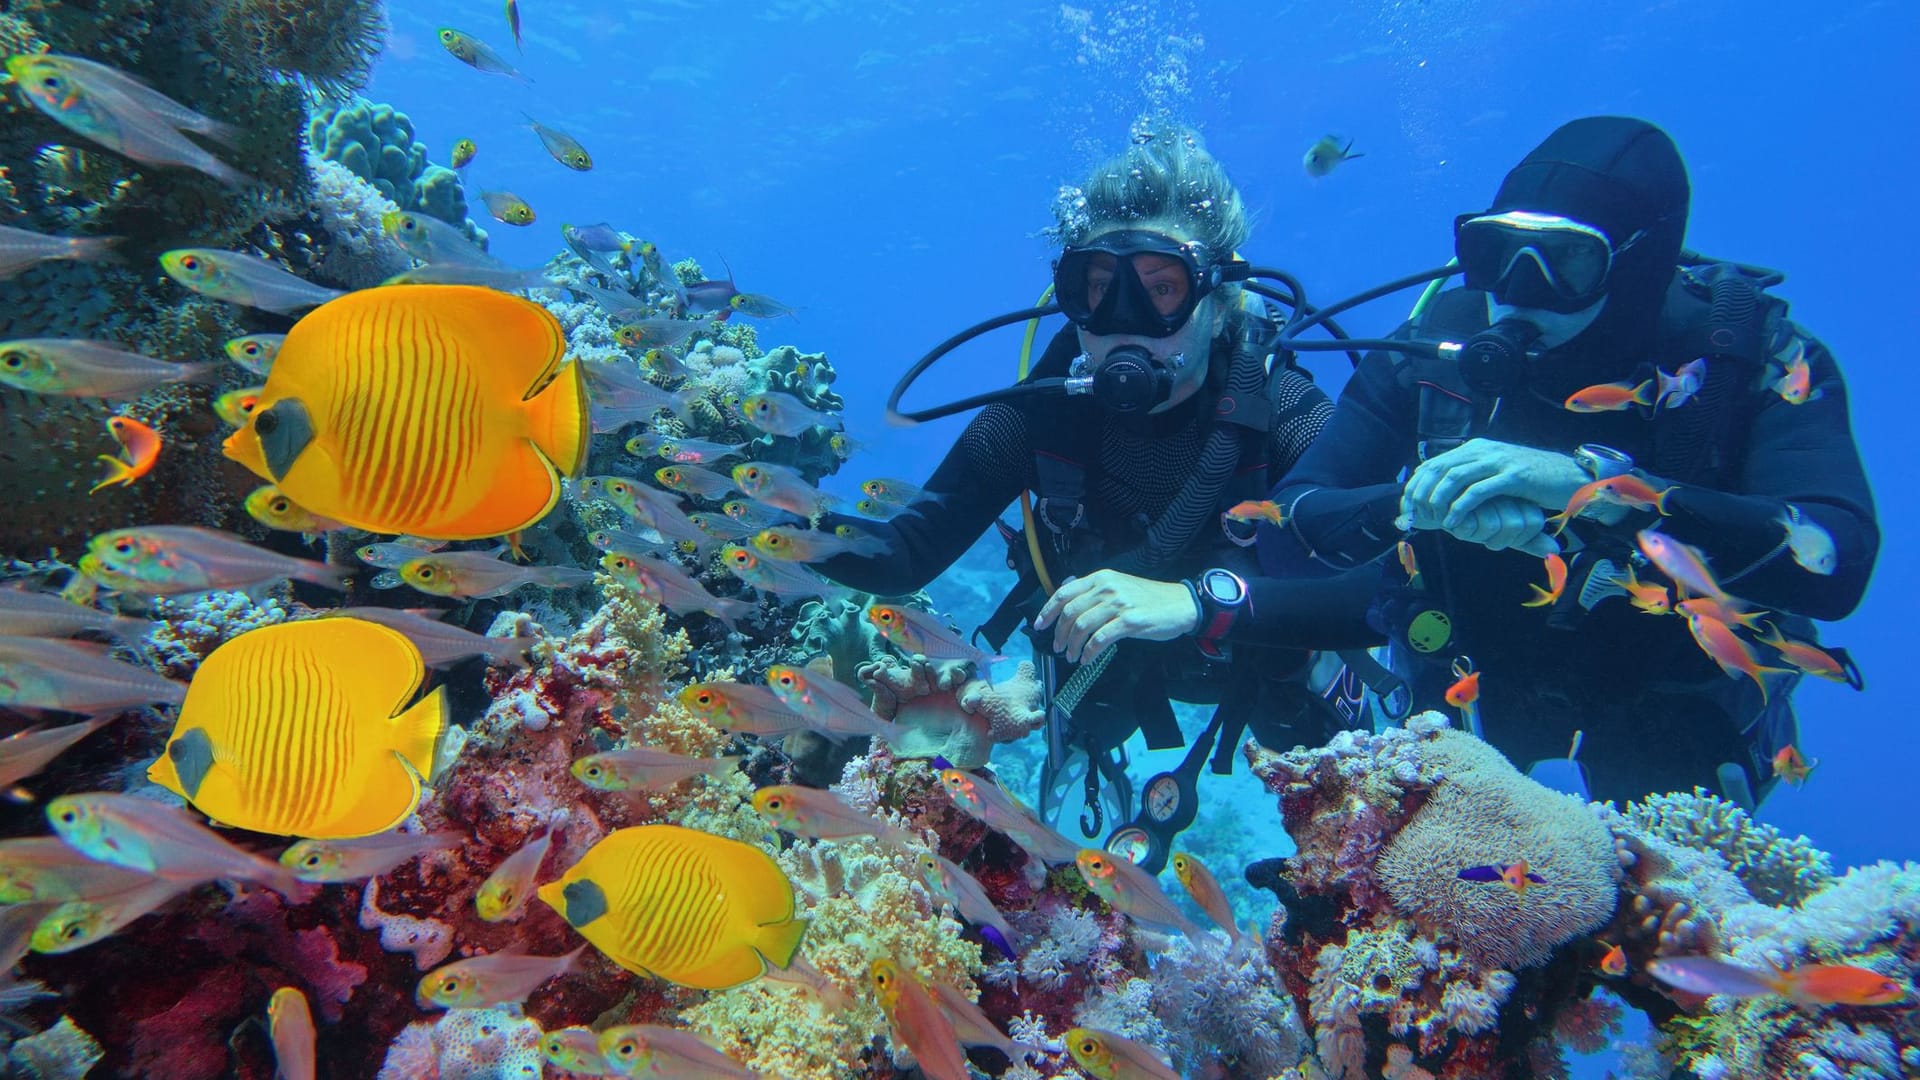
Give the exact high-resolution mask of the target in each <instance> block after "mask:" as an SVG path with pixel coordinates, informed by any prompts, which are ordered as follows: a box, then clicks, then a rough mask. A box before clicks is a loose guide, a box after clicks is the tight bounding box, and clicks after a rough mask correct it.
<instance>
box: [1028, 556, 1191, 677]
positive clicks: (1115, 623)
mask: <svg viewBox="0 0 1920 1080" xmlns="http://www.w3.org/2000/svg"><path fill="white" fill-rule="evenodd" d="M1199 623H1200V612H1199V611H1198V610H1197V609H1196V608H1195V607H1194V605H1193V594H1192V593H1191V592H1189V591H1187V587H1186V586H1185V585H1183V584H1181V583H1180V582H1178V581H1152V580H1149V579H1147V578H1138V577H1134V576H1132V575H1131V574H1122V573H1120V572H1119V571H1118V570H1095V571H1094V572H1093V573H1091V574H1088V575H1087V576H1086V577H1083V578H1068V579H1067V580H1066V581H1064V582H1062V583H1061V585H1060V588H1059V589H1057V590H1055V592H1054V594H1053V596H1052V598H1051V599H1049V600H1048V601H1047V606H1046V607H1043V608H1041V609H1040V614H1039V616H1038V617H1036V618H1035V619H1034V620H1033V628H1034V629H1035V630H1036V631H1037V630H1045V629H1046V628H1047V627H1049V626H1051V627H1053V651H1054V652H1056V653H1059V654H1060V655H1062V656H1064V657H1066V658H1067V659H1068V660H1069V661H1072V662H1073V663H1076V664H1078V663H1080V662H1081V661H1082V660H1083V659H1085V658H1088V657H1094V656H1098V655H1100V652H1101V650H1103V649H1105V648H1106V647H1107V646H1109V645H1111V644H1113V643H1114V642H1116V641H1119V640H1121V639H1123V638H1139V639H1140V640H1142V641H1171V640H1173V639H1174V638H1177V637H1179V636H1180V635H1182V634H1186V633H1191V632H1192V631H1193V628H1194V627H1195V626H1198V625H1199Z"/></svg>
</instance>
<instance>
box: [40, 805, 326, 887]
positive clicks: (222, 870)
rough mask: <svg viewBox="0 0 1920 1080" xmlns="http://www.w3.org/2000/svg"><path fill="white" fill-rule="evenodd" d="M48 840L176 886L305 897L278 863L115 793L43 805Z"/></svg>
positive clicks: (165, 809)
mask: <svg viewBox="0 0 1920 1080" xmlns="http://www.w3.org/2000/svg"><path fill="white" fill-rule="evenodd" d="M47 821H48V823H49V824H51V825H52V826H53V832H54V835H56V836H58V837H59V838H60V839H62V840H64V841H66V842H67V844H68V845H69V846H71V847H72V848H73V849H74V850H75V851H78V852H80V853H82V854H84V855H87V856H89V857H90V858H94V859H98V860H100V861H101V862H107V863H112V864H113V865H115V866H121V867H125V868H127V869H129V870H143V871H145V872H147V873H149V874H154V875H156V876H158V877H163V878H168V879H171V880H173V881H176V882H188V883H196V884H197V883H199V882H202V881H211V880H213V879H214V878H232V879H235V880H237V881H251V882H255V883H257V884H260V885H265V886H266V887H268V888H270V889H272V890H273V891H275V892H277V893H279V894H280V895H282V896H284V897H287V898H288V899H290V900H292V899H301V898H304V897H307V896H309V895H311V892H312V890H310V889H309V888H308V887H307V885H306V884H305V883H303V882H301V881H300V880H299V879H298V878H296V877H294V875H293V872H292V871H291V870H289V869H288V868H286V867H284V866H281V865H280V864H279V863H275V862H270V861H268V860H266V859H263V858H261V857H260V856H258V855H255V854H253V853H252V852H249V851H245V850H243V849H241V848H238V847H235V846H234V845H232V844H229V843H228V842H226V841H225V840H222V839H221V838H220V837H219V836H217V835H215V834H214V832H213V830H212V829H209V828H207V827H206V826H205V825H202V824H200V823H199V822H198V821H195V820H194V819H193V818H191V817H189V816H188V815H187V813H186V811H184V810H179V809H176V808H174V807H171V806H168V805H166V804H165V803H158V802H155V801H153V800H152V799H141V798H136V797H134V796H132V795H121V794H118V793H116V792H107V791H96V792H90V793H86V794H80V795H62V796H60V797H59V798H57V799H54V800H53V801H52V802H49V803H48V804H47Z"/></svg>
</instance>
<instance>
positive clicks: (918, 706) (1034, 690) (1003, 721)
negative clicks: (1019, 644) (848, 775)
mask: <svg viewBox="0 0 1920 1080" xmlns="http://www.w3.org/2000/svg"><path fill="white" fill-rule="evenodd" d="M854 674H855V675H856V676H857V677H858V678H859V680H860V681H861V682H862V683H864V684H865V685H866V686H867V687H868V689H870V690H871V691H872V693H873V711H874V712H875V713H877V714H879V716H880V717H881V718H882V719H885V720H891V721H893V722H894V723H896V724H899V725H900V726H901V727H903V728H905V729H906V733H905V735H904V737H903V738H902V739H901V742H900V745H898V746H896V747H894V751H895V753H896V754H897V755H898V756H900V757H903V758H931V757H944V758H946V759H947V760H948V761H949V762H951V763H952V764H953V766H954V767H955V768H960V769H971V768H975V767H977V766H980V765H985V764H986V763H987V760H988V758H990V757H991V756H992V754H993V748H994V746H995V745H997V744H999V743H1005V742H1014V741H1016V740H1019V739H1024V738H1026V737H1027V736H1028V735H1030V734H1032V733H1033V732H1034V731H1035V730H1036V729H1037V728H1039V726H1040V725H1041V724H1043V723H1045V722H1046V718H1047V717H1046V710H1045V709H1043V708H1042V707H1041V705H1040V697H1041V693H1040V683H1039V680H1038V679H1037V678H1036V677H1035V673H1034V667H1033V665H1032V664H1031V663H1028V662H1026V661H1021V663H1020V666H1019V668H1018V669H1017V670H1016V671H1015V672H1014V674H1013V676H1012V677H1011V678H1007V679H1003V680H1001V681H1000V682H998V683H991V682H988V681H987V680H986V679H982V678H978V677H976V676H975V674H974V664H973V662H972V661H968V660H948V661H943V662H932V663H929V662H927V661H924V660H914V661H905V660H900V659H898V658H895V657H891V656H888V657H882V658H880V659H878V660H873V661H869V662H868V663H865V664H861V665H860V666H859V667H857V668H856V669H854Z"/></svg>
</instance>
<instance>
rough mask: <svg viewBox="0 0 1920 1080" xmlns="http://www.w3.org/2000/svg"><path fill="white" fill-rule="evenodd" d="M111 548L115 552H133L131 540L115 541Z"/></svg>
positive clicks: (122, 553) (129, 553)
mask: <svg viewBox="0 0 1920 1080" xmlns="http://www.w3.org/2000/svg"><path fill="white" fill-rule="evenodd" d="M113 550H114V552H115V553H116V554H120V555H131V554H133V542H132V541H131V540H120V541H116V542H115V543H114V545H113Z"/></svg>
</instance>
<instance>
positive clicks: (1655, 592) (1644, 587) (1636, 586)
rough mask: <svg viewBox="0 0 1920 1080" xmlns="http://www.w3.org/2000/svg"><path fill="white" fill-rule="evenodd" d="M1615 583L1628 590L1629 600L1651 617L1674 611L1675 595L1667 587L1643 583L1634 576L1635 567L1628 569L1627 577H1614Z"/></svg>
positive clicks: (1648, 582)
mask: <svg viewBox="0 0 1920 1080" xmlns="http://www.w3.org/2000/svg"><path fill="white" fill-rule="evenodd" d="M1613 580H1614V583H1615V584H1617V585H1619V586H1620V587H1621V588H1623V589H1625V590H1627V598H1628V600H1629V601H1631V602H1632V604H1633V606H1634V607H1637V608H1639V609H1640V610H1641V611H1644V612H1646V613H1647V614H1649V615H1665V614H1667V613H1668V612H1670V611H1672V610H1673V594H1672V593H1670V592H1668V591H1667V587H1666V586H1665V585H1659V584H1655V583H1653V582H1650V581H1641V580H1640V578H1639V577H1638V576H1637V575H1635V574H1634V572H1633V567H1631V566H1629V567H1627V575H1626V576H1625V577H1620V576H1618V575H1616V576H1615V577H1614V579H1613Z"/></svg>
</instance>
